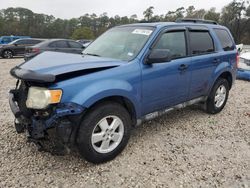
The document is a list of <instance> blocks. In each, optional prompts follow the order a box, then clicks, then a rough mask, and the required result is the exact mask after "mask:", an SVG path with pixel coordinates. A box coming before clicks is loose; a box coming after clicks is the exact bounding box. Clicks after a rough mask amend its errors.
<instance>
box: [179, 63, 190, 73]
mask: <svg viewBox="0 0 250 188" xmlns="http://www.w3.org/2000/svg"><path fill="white" fill-rule="evenodd" d="M187 68H188V65H186V64H181V65H180V66H179V68H178V69H179V70H180V71H184V70H186V69H187Z"/></svg>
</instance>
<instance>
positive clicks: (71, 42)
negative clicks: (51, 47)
mask: <svg viewBox="0 0 250 188" xmlns="http://www.w3.org/2000/svg"><path fill="white" fill-rule="evenodd" d="M69 47H70V48H82V45H81V44H79V43H77V42H73V41H69Z"/></svg>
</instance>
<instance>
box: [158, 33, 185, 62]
mask: <svg viewBox="0 0 250 188" xmlns="http://www.w3.org/2000/svg"><path fill="white" fill-rule="evenodd" d="M154 48H155V49H167V50H169V51H170V54H171V57H172V59H177V58H181V57H185V56H186V54H187V52H186V51H187V50H186V38H185V31H174V32H168V33H164V34H163V35H162V36H161V38H160V40H159V41H158V42H157V44H156V45H155V47H154Z"/></svg>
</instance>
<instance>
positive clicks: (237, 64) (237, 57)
mask: <svg viewBox="0 0 250 188" xmlns="http://www.w3.org/2000/svg"><path fill="white" fill-rule="evenodd" d="M239 63H240V55H239V53H237V55H236V68H239Z"/></svg>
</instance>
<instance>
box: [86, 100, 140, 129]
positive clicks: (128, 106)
mask: <svg viewBox="0 0 250 188" xmlns="http://www.w3.org/2000/svg"><path fill="white" fill-rule="evenodd" d="M107 101H110V102H116V103H119V104H120V105H121V106H123V107H124V108H125V109H126V110H127V111H128V113H129V114H130V117H131V120H132V125H133V126H135V125H136V120H137V119H136V110H135V107H134V105H133V103H132V102H131V101H130V100H129V99H127V98H126V97H122V96H110V97H105V98H103V99H101V100H99V101H97V102H95V103H94V104H93V105H91V106H90V107H89V109H91V108H93V107H95V106H97V105H100V104H101V103H104V102H107Z"/></svg>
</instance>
